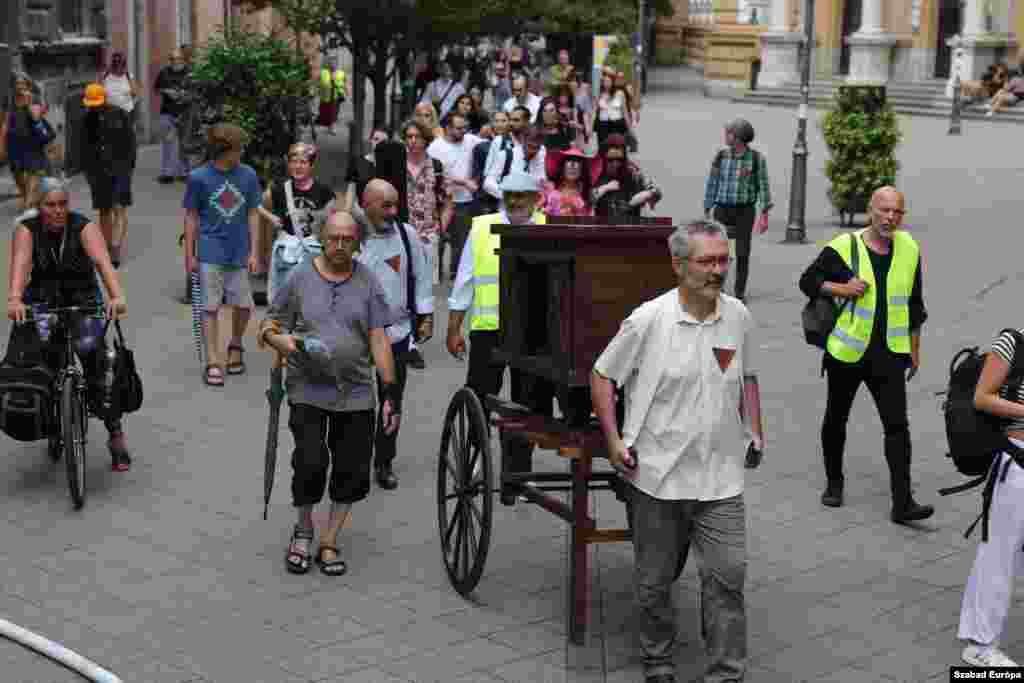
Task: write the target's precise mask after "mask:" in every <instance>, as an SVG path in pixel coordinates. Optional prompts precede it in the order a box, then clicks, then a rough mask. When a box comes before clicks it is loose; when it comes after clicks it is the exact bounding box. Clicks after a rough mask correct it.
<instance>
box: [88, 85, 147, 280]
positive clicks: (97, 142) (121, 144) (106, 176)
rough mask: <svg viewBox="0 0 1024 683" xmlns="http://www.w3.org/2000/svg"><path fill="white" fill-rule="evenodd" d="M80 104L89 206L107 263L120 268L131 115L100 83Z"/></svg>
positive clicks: (132, 153)
mask: <svg viewBox="0 0 1024 683" xmlns="http://www.w3.org/2000/svg"><path fill="white" fill-rule="evenodd" d="M82 102H83V104H84V105H85V107H86V114H85V119H84V126H85V135H84V136H83V139H84V142H85V148H84V155H83V158H84V159H85V175H86V178H87V179H88V181H89V189H90V190H91V191H92V207H93V208H94V209H96V210H97V211H99V213H100V229H101V230H102V232H103V238H104V239H105V240H106V242H107V248H108V249H109V250H110V260H111V262H112V263H113V264H114V267H115V268H117V267H119V266H120V265H121V247H122V245H123V243H124V238H125V235H126V234H127V232H128V207H129V206H131V205H132V174H133V173H134V172H135V162H136V157H137V152H138V150H137V144H136V138H135V126H134V124H133V123H132V116H131V114H129V113H128V112H126V111H124V110H123V109H121V108H120V107H115V106H112V105H111V104H109V103H108V102H107V101H106V92H105V90H104V89H103V86H102V85H100V84H99V83H91V84H89V86H88V87H86V89H85V98H84V99H83V101H82Z"/></svg>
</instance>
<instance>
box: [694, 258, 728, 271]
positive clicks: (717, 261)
mask: <svg viewBox="0 0 1024 683" xmlns="http://www.w3.org/2000/svg"><path fill="white" fill-rule="evenodd" d="M688 260H689V261H693V262H694V263H696V264H697V265H698V266H700V267H701V268H712V267H714V266H721V267H723V268H728V267H729V264H731V263H732V256H717V257H716V256H702V257H701V258H690V259H688Z"/></svg>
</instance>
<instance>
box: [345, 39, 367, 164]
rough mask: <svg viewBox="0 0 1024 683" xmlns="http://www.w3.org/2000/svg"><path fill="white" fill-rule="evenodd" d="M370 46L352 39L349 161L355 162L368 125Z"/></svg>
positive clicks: (360, 152)
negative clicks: (368, 58)
mask: <svg viewBox="0 0 1024 683" xmlns="http://www.w3.org/2000/svg"><path fill="white" fill-rule="evenodd" d="M368 52H369V46H368V45H367V44H366V43H365V42H364V41H361V40H358V39H355V36H353V41H352V123H351V124H350V127H349V141H348V149H349V163H350V164H354V163H355V160H356V159H358V158H359V157H360V156H361V155H362V153H363V149H362V143H363V138H364V137H366V136H365V135H363V129H364V128H365V126H366V78H367V73H366V67H367V61H368V60H367V53H368Z"/></svg>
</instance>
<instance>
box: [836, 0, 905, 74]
mask: <svg viewBox="0 0 1024 683" xmlns="http://www.w3.org/2000/svg"><path fill="white" fill-rule="evenodd" d="M846 40H847V43H848V44H849V45H850V75H849V76H847V78H846V81H847V83H851V84H854V85H885V84H886V83H888V82H889V71H890V64H891V61H892V48H893V46H894V45H895V44H896V36H894V35H892V34H891V33H888V32H887V31H886V30H885V29H884V28H883V27H882V0H864V4H863V5H862V11H861V22H860V28H859V29H858V30H857V32H856V33H854V34H853V35H851V36H849V37H847V39H846Z"/></svg>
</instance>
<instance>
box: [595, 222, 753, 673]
mask: <svg viewBox="0 0 1024 683" xmlns="http://www.w3.org/2000/svg"><path fill="white" fill-rule="evenodd" d="M668 243H669V250H670V252H671V257H672V269H673V270H674V271H675V273H676V276H677V277H678V280H679V286H678V287H677V288H676V289H672V290H670V291H668V292H666V293H665V294H663V295H661V296H659V297H658V298H656V299H653V300H652V301H648V302H647V303H645V304H643V305H641V306H640V307H639V308H638V309H636V310H635V311H634V312H633V313H632V314H631V315H630V316H629V318H627V319H626V320H625V321H623V323H622V326H621V327H620V328H619V331H618V333H617V334H616V335H615V337H614V338H613V339H612V341H611V342H610V343H609V344H608V346H607V348H605V350H604V352H603V353H602V354H601V356H600V357H599V358H598V359H597V362H595V363H594V371H593V373H592V374H591V378H590V387H591V395H592V396H593V403H594V412H595V413H596V414H597V416H598V419H599V420H600V422H601V428H602V431H603V432H604V435H605V438H606V439H607V442H608V452H609V459H610V460H611V463H612V466H613V467H614V468H615V469H616V470H618V472H619V473H620V476H621V477H622V478H623V479H624V480H625V481H626V482H628V484H629V486H627V487H626V489H627V501H628V511H629V515H630V522H631V524H630V526H631V528H632V530H633V549H634V552H635V555H636V559H635V563H636V567H635V570H634V574H633V576H634V581H635V584H636V586H635V588H636V599H637V603H638V605H639V608H640V621H639V631H640V647H641V650H642V651H643V662H644V676H645V680H646V681H647V683H675V680H676V678H675V661H674V655H675V646H676V644H677V642H678V641H677V635H676V634H677V624H676V611H675V608H674V607H673V606H672V584H673V582H674V580H675V578H676V577H677V576H678V575H679V572H680V571H681V569H682V565H683V562H684V561H685V558H686V554H687V551H688V548H689V545H690V543H691V542H692V543H693V544H694V545H696V547H697V550H698V552H699V553H700V557H701V563H700V575H701V598H700V606H701V624H702V629H701V631H702V634H703V637H704V649H705V652H706V653H707V665H706V668H705V670H704V676H703V678H702V679H701V680H703V681H705V683H712V682H714V683H718V682H720V681H742V680H743V678H744V675H745V673H746V669H747V620H746V608H745V600H744V583H745V581H746V567H747V550H746V505H745V503H744V499H743V484H744V466H745V458H746V455H747V453H748V451H752V452H753V453H755V454H759V453H760V452H761V451H762V450H763V448H764V433H763V431H762V428H761V415H760V398H759V395H758V389H757V377H756V375H755V374H754V373H755V368H756V365H755V363H754V360H753V356H754V350H755V348H754V344H755V340H754V321H753V318H752V317H751V315H750V312H749V311H748V310H747V307H746V306H745V305H744V304H743V302H741V301H739V300H738V299H734V298H732V297H730V296H727V295H725V294H723V293H722V287H723V285H724V284H725V277H726V273H727V271H728V268H729V264H730V262H731V260H732V259H731V257H730V256H729V241H728V238H727V237H726V234H725V229H724V228H723V227H722V226H721V225H720V224H719V223H716V222H714V221H707V220H698V221H693V222H691V223H690V224H688V225H686V226H683V227H680V228H678V229H677V230H676V231H675V232H674V233H672V235H671V237H670V238H669V242H668ZM615 387H619V388H620V389H622V390H624V393H625V401H626V413H625V422H624V424H623V429H622V435H621V436H620V435H619V429H618V424H617V421H616V408H615ZM741 415H743V418H741ZM754 461H755V462H757V461H759V458H758V457H755V458H754Z"/></svg>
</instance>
